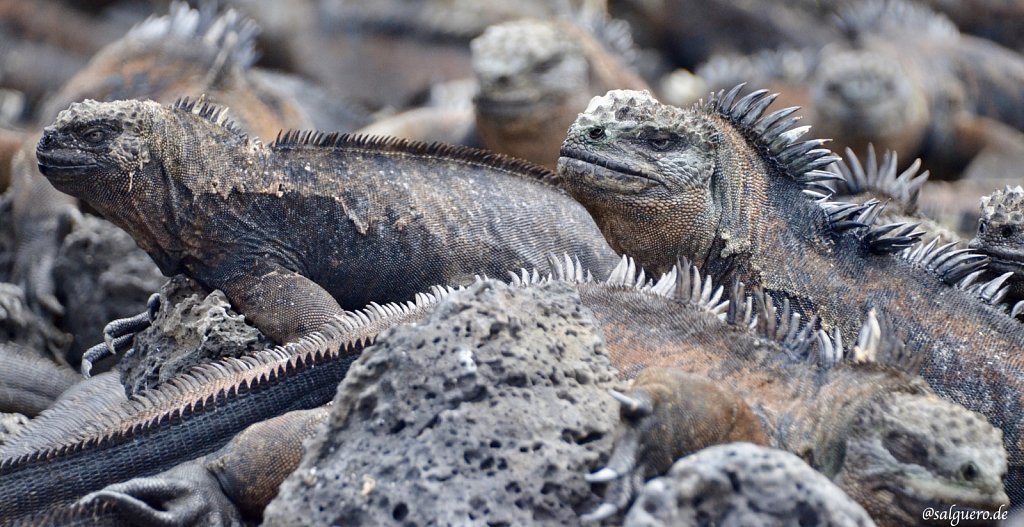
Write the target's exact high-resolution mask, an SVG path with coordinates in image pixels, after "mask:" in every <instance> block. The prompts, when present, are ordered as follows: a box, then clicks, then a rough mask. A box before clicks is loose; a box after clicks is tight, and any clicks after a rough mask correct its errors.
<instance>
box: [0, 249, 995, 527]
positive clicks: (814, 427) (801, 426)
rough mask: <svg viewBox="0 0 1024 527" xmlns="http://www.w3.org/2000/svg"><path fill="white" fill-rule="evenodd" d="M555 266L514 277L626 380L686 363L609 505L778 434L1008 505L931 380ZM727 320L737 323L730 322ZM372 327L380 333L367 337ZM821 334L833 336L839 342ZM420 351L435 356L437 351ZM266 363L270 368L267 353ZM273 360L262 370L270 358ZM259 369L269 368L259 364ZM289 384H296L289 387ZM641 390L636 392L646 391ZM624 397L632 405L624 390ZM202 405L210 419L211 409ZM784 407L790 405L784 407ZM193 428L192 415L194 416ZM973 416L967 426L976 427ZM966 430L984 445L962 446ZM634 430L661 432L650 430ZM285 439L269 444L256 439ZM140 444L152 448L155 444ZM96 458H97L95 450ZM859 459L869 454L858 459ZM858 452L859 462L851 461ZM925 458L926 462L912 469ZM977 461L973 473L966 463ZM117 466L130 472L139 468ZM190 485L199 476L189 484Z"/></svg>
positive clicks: (625, 281) (191, 496)
mask: <svg viewBox="0 0 1024 527" xmlns="http://www.w3.org/2000/svg"><path fill="white" fill-rule="evenodd" d="M551 267H552V269H554V277H553V278H552V277H546V278H541V277H540V276H539V274H538V273H537V272H536V271H534V272H533V274H530V273H527V272H526V271H521V272H520V273H519V274H515V275H513V280H512V283H513V284H514V285H516V286H519V287H530V286H533V285H536V284H539V283H543V282H546V281H548V280H560V281H563V282H565V283H568V284H571V285H573V287H575V289H576V290H577V292H578V294H579V297H580V300H581V301H582V304H583V305H584V306H586V308H588V309H589V310H590V312H592V313H593V315H594V317H595V319H596V321H597V322H598V325H599V326H600V328H601V331H602V333H603V336H604V339H605V343H606V345H607V347H608V352H609V356H610V358H611V359H612V361H613V363H614V364H615V365H616V366H617V367H618V368H619V370H620V374H621V375H622V377H623V378H634V377H637V376H638V373H639V372H640V371H641V370H644V368H646V367H649V366H672V367H675V368H679V369H681V370H683V371H685V372H686V373H685V374H683V373H679V374H675V373H673V374H671V375H672V378H673V379H679V380H683V381H685V383H680V384H678V385H673V386H672V387H673V388H674V389H675V391H676V392H677V393H681V394H684V395H682V401H681V402H679V405H680V406H677V407H674V408H675V409H677V410H679V411H680V412H682V414H681V415H684V416H685V417H684V422H686V423H690V424H691V425H692V426H693V428H675V429H674V430H675V432H674V433H673V432H671V431H670V430H671V426H672V424H671V423H666V422H665V421H657V420H652V419H647V420H646V421H643V422H644V423H649V424H652V425H653V426H655V428H649V427H647V426H643V427H641V430H640V431H641V432H644V431H649V432H651V433H652V434H653V435H655V436H656V437H657V438H660V439H663V440H664V441H665V444H671V445H672V447H673V448H671V449H669V448H661V447H652V448H647V449H643V450H636V449H633V450H630V449H629V448H628V445H627V447H621V446H620V448H619V450H618V451H617V453H616V454H613V456H612V458H611V460H610V461H609V467H613V468H609V469H607V470H604V471H600V472H598V473H597V474H598V476H597V479H603V478H606V477H607V476H608V470H619V472H618V473H617V474H618V476H621V477H616V478H613V479H616V480H618V481H619V482H620V483H621V485H620V483H616V485H620V486H619V488H617V490H615V491H613V492H612V494H611V495H609V499H610V500H617V499H619V498H625V499H628V498H629V494H630V493H631V492H632V491H633V490H635V483H636V482H637V481H642V478H644V477H649V476H651V475H654V474H656V473H659V472H660V471H663V470H665V469H667V468H668V465H670V464H671V463H672V461H674V459H675V457H678V456H680V455H683V454H685V453H688V452H692V451H694V450H697V449H700V448H702V447H703V446H707V445H711V444H716V443H720V442H727V441H734V440H747V441H755V442H759V443H762V444H764V443H766V442H767V441H768V440H769V438H770V440H771V441H772V442H775V443H778V444H780V445H784V448H787V449H790V450H791V451H793V452H796V453H797V454H798V455H801V456H802V457H803V458H804V459H805V460H808V462H810V463H811V464H812V465H814V466H815V467H817V468H818V469H819V470H823V471H824V472H825V473H826V475H828V476H829V477H830V478H833V479H834V480H836V481H837V483H839V484H841V485H843V486H844V489H845V490H846V491H847V492H849V493H850V494H851V496H852V497H854V498H855V499H857V500H858V501H860V502H861V503H862V504H865V506H868V504H870V506H871V507H873V510H875V511H878V513H879V514H891V515H894V516H901V515H904V514H915V513H914V512H913V511H912V510H911V509H912V507H914V506H916V503H911V504H908V503H907V502H906V501H904V500H903V499H901V498H897V497H894V496H892V495H890V494H888V493H887V492H886V491H882V492H876V491H875V490H874V489H875V488H876V486H877V485H879V484H890V483H892V482H894V481H896V482H899V483H898V484H899V485H903V487H902V488H901V491H902V492H903V493H904V494H905V495H910V494H911V493H913V494H914V495H915V496H916V497H917V498H920V499H922V500H925V501H926V502H928V503H931V504H934V505H935V506H936V507H943V506H946V505H948V504H950V503H954V502H956V503H961V504H973V505H976V506H978V507H989V506H990V505H991V506H993V507H998V505H999V504H1000V503H1004V502H1005V501H1006V496H1005V493H1004V492H1003V490H1002V487H1001V477H1002V475H1003V473H1004V472H1005V469H1006V461H1005V453H1004V452H1003V449H1002V443H1001V441H1000V436H999V432H998V431H997V430H995V429H993V428H992V427H991V426H989V425H987V424H985V421H984V418H982V417H980V416H977V415H976V414H974V413H972V412H968V411H966V410H964V409H963V408H961V407H958V406H956V405H953V404H950V403H948V402H945V401H942V400H940V399H938V398H936V397H935V396H934V395H933V394H932V392H931V391H930V389H929V388H928V387H927V386H926V385H925V384H924V383H923V382H922V381H921V380H920V379H918V378H915V377H914V376H912V375H911V374H910V373H909V372H907V371H904V370H900V369H898V368H891V367H886V366H883V365H879V364H874V363H871V364H853V363H842V364H840V365H834V366H831V367H829V366H825V365H819V366H814V365H812V364H806V363H805V361H806V360H808V359H811V360H817V361H822V362H823V363H825V364H826V365H831V364H832V363H833V362H836V361H838V360H839V357H840V354H841V348H836V347H834V346H829V347H821V348H820V350H819V344H818V342H819V341H818V340H815V338H813V337H812V336H811V334H810V333H811V331H810V330H809V329H804V330H801V329H800V327H799V318H800V317H799V316H795V315H792V314H791V313H789V312H788V311H787V310H786V309H783V310H782V311H783V312H784V315H783V316H782V317H781V319H782V321H781V323H776V319H775V316H774V314H773V313H771V312H770V311H769V310H771V309H772V306H771V304H770V303H767V302H762V303H763V304H764V305H759V309H761V310H762V311H763V312H767V313H768V314H767V315H765V316H762V317H761V318H760V322H759V323H758V324H756V325H755V324H753V323H754V315H753V312H752V304H750V303H741V304H738V305H735V306H732V308H729V307H728V306H727V305H726V303H724V302H721V301H720V298H721V295H722V292H721V289H720V288H719V289H717V290H716V289H715V288H714V287H713V285H712V283H711V282H710V281H709V280H707V279H704V278H702V277H701V276H700V274H699V273H697V272H696V269H695V268H692V267H689V266H687V267H685V268H684V269H683V270H682V271H674V272H672V273H670V274H668V275H667V276H664V277H662V278H661V279H660V280H658V281H657V282H656V283H649V282H648V280H647V278H646V276H645V275H644V274H643V272H642V271H638V270H637V268H636V266H635V265H634V264H633V262H632V261H631V260H627V259H625V258H623V259H622V261H621V262H620V264H619V266H617V267H616V268H615V270H613V272H612V273H611V276H610V277H609V279H608V280H607V281H602V282H594V281H592V280H590V279H589V276H590V273H587V272H584V270H583V268H582V266H581V265H580V264H579V262H578V261H573V260H570V259H569V258H568V257H566V259H565V260H564V261H560V260H556V261H554V262H553V263H552V265H551ZM444 294H445V292H444V291H437V290H435V292H434V294H433V295H431V296H430V297H421V298H425V299H424V300H421V301H420V303H419V306H418V307H417V308H415V309H410V310H408V312H407V313H405V314H403V315H401V316H399V317H394V316H390V317H389V316H387V315H384V313H385V312H386V311H389V310H390V311H394V307H391V306H387V307H385V308H384V309H372V310H367V311H365V312H364V313H365V315H369V316H372V317H374V321H375V322H376V323H377V325H376V327H375V329H376V330H377V331H378V333H379V332H380V331H383V330H384V329H385V328H387V327H391V326H393V325H395V324H398V323H402V322H411V321H416V320H419V318H420V317H425V316H426V314H427V310H428V309H430V306H431V302H432V301H433V300H432V299H433V298H435V297H437V296H439V295H444ZM521 316H525V317H528V316H530V314H529V313H523V314H522V315H521ZM723 318H725V319H728V320H729V321H730V322H729V323H725V322H723V320H722V319H723ZM351 320H356V319H355V318H353V319H351ZM751 325H755V326H756V330H755V331H751V330H750V326H751ZM364 335H366V336H369V334H368V333H364ZM821 342H828V343H831V341H829V340H827V339H824V340H822V341H821ZM410 352H412V351H410ZM417 352H422V353H429V350H427V349H423V350H419V351H417ZM865 354H866V352H864V353H862V355H861V358H865V359H867V358H869V357H867V356H866V355H865ZM903 359H904V360H905V361H906V364H912V363H913V357H904V358H903ZM325 360H327V359H325ZM335 360H338V359H335ZM260 362H261V364H262V359H261V361H260ZM223 363H224V361H221V364H223ZM261 364H260V365H257V366H256V367H257V368H260V367H262V366H261ZM320 364H324V363H320ZM200 370H201V371H203V372H205V374H213V375H214V378H216V377H217V375H216V374H214V371H215V369H214V368H207V367H200ZM644 371H645V373H639V379H638V381H637V382H638V383H643V382H644V381H643V379H650V378H651V377H652V375H653V377H655V378H657V379H664V376H659V375H658V374H654V373H652V372H653V369H647V370H644ZM780 372H782V373H781V374H784V375H787V376H790V375H793V376H795V377H796V378H797V379H800V382H798V383H793V384H790V385H787V386H781V385H780V384H781V383H778V382H777V378H778V377H777V376H778V375H780ZM252 375H253V376H255V375H257V372H254V373H253V374H252ZM290 382H291V381H288V380H286V381H285V384H286V385H288V383H290ZM172 384H178V383H172ZM207 384H208V383H203V385H202V386H195V387H193V388H192V389H191V390H189V391H191V392H192V394H191V396H193V397H194V396H195V395H194V394H195V392H197V391H201V392H202V393H206V392H205V391H203V390H206V389H207V388H206V387H205V386H206V385H207ZM257 386H262V384H260V383H258V384H257ZM647 386H648V387H649V386H650V385H649V384H647ZM286 388H287V386H282V387H280V388H274V389H275V390H276V389H286ZM167 390H169V388H163V387H160V388H157V389H156V392H157V393H164V392H165V391H167ZM252 391H253V392H255V393H256V394H257V395H256V396H255V397H252V398H250V399H249V404H253V403H256V404H258V403H259V401H261V400H263V399H265V398H269V400H270V402H273V401H276V400H277V397H276V395H274V394H268V395H260V394H261V393H262V392H263V388H259V389H254V390H252ZM671 391H672V390H670V392H671ZM634 395H635V397H634V398H636V397H640V396H639V395H637V394H634ZM149 397H151V396H144V398H149ZM618 398H619V399H622V400H624V401H627V402H628V400H627V399H625V398H623V397H621V396H619V397H618ZM180 400H181V399H179V401H180ZM657 402H661V401H657ZM748 403H749V404H748ZM242 404H246V403H242ZM268 404H269V403H268ZM275 404H276V403H275ZM238 406H240V405H235V407H238ZM840 406H842V407H844V408H846V411H844V412H841V413H840V414H838V415H837V414H836V412H835V408H836V407H840ZM163 408H164V409H163V410H161V411H167V407H166V406H164V407H163ZM656 408H657V415H658V416H664V415H665V414H664V411H665V407H664V405H660V404H659V405H657V406H656ZM197 411H198V412H200V414H202V411H203V409H200V410H197ZM776 411H777V412H780V413H778V414H776V413H773V412H776ZM936 413H937V414H941V415H942V416H943V423H946V424H947V426H945V427H944V428H942V429H940V430H937V431H935V432H934V433H932V434H930V435H927V436H924V437H921V438H920V439H919V440H920V441H922V442H923V443H922V444H923V445H924V446H925V448H927V449H929V452H931V453H932V455H931V457H930V458H929V459H928V460H923V459H914V460H906V459H901V458H899V457H893V456H899V454H900V451H899V450H898V448H899V443H900V440H898V439H897V440H895V441H894V442H891V443H886V444H880V443H873V442H871V441H864V442H851V443H850V444H849V448H848V450H847V452H848V456H847V457H846V458H843V457H842V456H841V455H838V454H837V450H839V449H838V448H837V446H839V445H843V444H844V443H843V442H842V440H843V438H844V437H846V436H852V437H859V436H858V435H857V434H858V433H862V434H865V435H873V436H874V437H882V436H886V435H894V436H895V435H899V434H903V433H904V432H906V431H907V424H906V422H903V421H901V420H900V417H906V418H907V419H906V420H907V421H910V420H923V419H925V418H926V417H927V416H930V415H934V414H936ZM236 415H237V414H236ZM787 416H788V418H787ZM98 420H100V421H104V420H105V419H98ZM183 423H188V420H185V421H183ZM964 424H966V425H968V427H967V429H966V430H965V429H964V427H963V425H964ZM172 425H173V426H166V427H158V428H157V430H156V431H155V432H153V435H152V436H151V437H152V438H153V439H152V440H151V443H155V444H163V442H164V441H166V440H167V439H165V436H167V435H171V436H172V437H173V436H175V435H178V434H181V433H182V432H180V431H179V429H180V428H183V426H180V425H179V424H178V423H173V422H172ZM662 425H664V426H669V427H670V430H664V429H663V428H658V426H662ZM659 431H661V432H660V435H659ZM972 434H973V435H972ZM961 435H966V436H969V437H971V438H972V440H971V441H970V442H968V443H966V444H958V443H957V440H959V438H960V437H961ZM633 437H634V438H635V439H644V440H647V439H650V437H648V436H645V435H643V434H641V435H640V436H637V435H634V436H633ZM915 438H916V436H915ZM272 439H274V438H264V439H263V440H259V439H257V441H256V444H261V442H262V443H266V442H268V441H270V440H272ZM207 442H208V440H203V441H202V445H204V447H205V445H206V443H207ZM621 444H622V443H621V442H620V445H621ZM279 446H280V445H279ZM49 448H51V449H52V448H54V447H53V446H49ZM126 448H127V447H126ZM136 448H142V449H150V448H152V447H150V446H147V445H146V443H145V442H143V443H141V444H140V445H138V446H137V447H136ZM85 453H86V455H90V456H91V455H93V454H92V453H90V452H89V449H88V448H87V449H85ZM860 454H863V456H861V457H857V458H854V456H855V455H860ZM630 455H633V456H637V459H635V460H634V461H635V463H634V464H633V466H634V467H635V468H636V470H631V469H630V467H625V466H623V465H621V463H623V462H628V461H630V458H629V456H630ZM63 457H64V456H62V455H60V454H56V458H57V460H60V461H61V463H66V461H63V460H62V458H63ZM268 457H269V456H268ZM850 459H857V460H858V462H856V463H852V462H849V460H850ZM912 464H916V465H918V466H917V467H911V466H910V465H912ZM968 465H971V466H972V467H973V468H972V469H966V468H964V467H967V466H968ZM961 469H963V470H968V472H971V474H969V477H967V478H964V477H963V474H962V470H961ZM118 471H119V475H121V476H125V475H126V473H127V472H128V471H126V470H123V469H118ZM908 471H909V474H908ZM136 472H138V470H136ZM150 472H152V471H150ZM249 473H250V474H253V475H252V478H251V480H252V483H253V484H258V485H259V486H260V487H261V488H264V487H267V486H270V485H269V484H268V483H267V480H268V479H271V478H268V477H266V476H262V475H260V474H258V473H255V474H254V473H253V472H251V471H250V472H249ZM3 474H4V472H3V470H2V467H0V484H2V485H0V489H4V488H8V487H11V488H16V489H21V488H23V487H21V486H20V484H19V482H17V481H13V480H5V479H4V475H3ZM189 480H193V481H195V480H198V481H196V482H195V483H189ZM208 480H209V476H208V473H207V472H206V471H194V470H193V469H188V470H184V469H181V470H179V469H175V471H173V473H172V474H164V475H159V476H154V477H152V478H146V479H143V480H138V481H129V482H127V483H124V484H118V485H114V486H112V487H108V488H107V489H105V490H104V491H102V492H100V493H98V494H96V495H97V496H102V498H103V500H104V501H106V502H108V503H111V506H118V507H122V506H124V507H130V508H131V509H132V510H133V511H134V512H133V513H134V514H136V516H135V517H136V518H142V519H143V523H147V520H148V522H153V521H157V520H160V519H161V518H167V517H175V518H186V517H191V516H190V515H191V514H193V512H191V511H199V510H209V509H211V508H213V507H215V503H211V501H215V500H212V499H211V498H212V497H219V494H217V493H209V492H208V491H207V488H208V486H207V483H204V482H208ZM246 486H247V485H246V483H245V482H243V481H238V482H235V483H231V484H230V485H226V487H227V490H228V491H229V492H230V489H238V488H245V487H246ZM78 488H81V487H80V486H79V487H78ZM2 492H3V491H2V490H0V497H2V498H4V499H5V500H7V499H9V496H17V495H18V493H19V492H21V491H20V490H14V491H12V494H10V495H3V494H2ZM85 501H88V500H85ZM199 504H203V505H201V506H200V505H199ZM186 505H188V506H186ZM81 506H84V507H86V512H88V511H90V510H93V509H92V508H91V505H89V504H87V503H82V504H81Z"/></svg>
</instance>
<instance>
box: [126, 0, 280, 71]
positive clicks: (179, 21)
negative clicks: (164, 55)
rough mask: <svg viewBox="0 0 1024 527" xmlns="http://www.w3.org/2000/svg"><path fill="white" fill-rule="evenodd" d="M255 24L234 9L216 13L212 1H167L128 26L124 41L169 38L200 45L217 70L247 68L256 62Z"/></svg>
mask: <svg viewBox="0 0 1024 527" xmlns="http://www.w3.org/2000/svg"><path fill="white" fill-rule="evenodd" d="M259 32H260V28H259V26H258V25H257V24H256V23H255V22H253V21H252V20H249V19H248V18H245V17H243V16H242V15H240V14H239V13H238V12H237V11H235V10H234V9H228V10H227V11H225V12H224V13H223V14H221V15H219V16H218V15H217V12H216V10H215V4H214V3H213V2H205V3H203V4H202V6H201V7H200V8H199V9H192V8H191V7H189V6H188V4H186V3H185V2H177V1H176V2H173V3H171V7H170V11H169V12H168V14H166V15H163V16H152V17H149V18H148V19H146V20H145V21H143V22H142V23H140V24H139V25H137V26H135V27H134V28H132V29H131V30H130V31H129V32H128V34H127V35H125V38H126V40H132V41H136V42H139V41H145V42H155V43H161V42H164V41H166V40H169V39H173V40H179V41H182V42H187V43H190V44H193V45H196V46H203V47H204V48H206V49H208V50H209V51H211V52H212V56H213V58H214V62H215V65H216V66H217V67H218V69H220V70H224V69H228V68H231V67H237V68H240V69H245V68H248V67H249V66H252V65H253V63H255V62H256V59H257V58H258V53H257V51H256V36H257V35H259Z"/></svg>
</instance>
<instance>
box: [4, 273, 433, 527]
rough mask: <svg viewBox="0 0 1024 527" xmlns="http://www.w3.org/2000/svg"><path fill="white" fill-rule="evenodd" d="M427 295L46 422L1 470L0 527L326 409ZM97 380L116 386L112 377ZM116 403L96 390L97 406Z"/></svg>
mask: <svg viewBox="0 0 1024 527" xmlns="http://www.w3.org/2000/svg"><path fill="white" fill-rule="evenodd" d="M434 291H435V294H426V293H419V294H417V295H416V301H415V302H408V303H406V304H385V305H376V304H375V305H372V306H370V307H368V308H367V309H366V310H360V311H356V312H346V313H344V314H343V315H341V316H339V317H337V318H335V319H332V320H331V321H330V322H329V323H328V324H327V326H326V327H324V328H323V330H322V331H318V332H315V333H312V334H310V335H308V336H305V337H302V338H299V339H297V340H295V341H294V342H290V343H288V344H285V345H282V346H276V347H274V348H271V349H268V350H263V351H258V352H255V353H252V354H249V355H246V356H243V357H241V358H224V359H220V360H217V361H214V362H212V363H210V364H205V365H201V366H195V367H193V368H191V369H190V370H189V371H187V372H186V373H184V374H182V375H180V376H179V377H177V378H175V379H173V380H171V381H169V382H166V383H164V384H162V385H160V386H158V387H156V388H153V389H151V390H147V391H144V392H141V393H139V394H136V395H134V396H132V397H131V398H129V399H128V400H127V401H124V402H122V403H120V404H116V405H115V406H114V408H112V409H111V408H110V406H111V404H112V403H116V401H108V400H107V399H104V400H103V401H100V402H99V404H98V405H95V406H85V407H82V406H81V405H79V408H80V412H79V413H77V414H75V415H71V416H67V417H61V416H59V415H57V416H54V417H52V420H51V422H50V424H48V425H47V427H44V428H43V429H41V430H37V431H36V432H38V434H36V435H35V436H34V437H33V438H29V437H22V438H20V440H21V441H27V442H28V443H27V445H30V446H29V447H28V448H29V451H28V452H25V451H24V448H25V447H24V446H19V447H17V448H16V450H15V452H19V451H20V452H21V453H18V454H15V455H13V456H12V457H7V458H4V459H3V460H0V524H2V525H7V524H11V523H17V522H19V521H25V522H29V523H35V522H36V520H33V518H38V517H39V515H41V514H47V513H48V511H51V512H52V511H53V510H54V509H55V508H58V507H61V506H64V505H68V504H70V503H72V502H73V501H75V500H77V499H79V498H81V497H82V496H84V495H85V494H87V493H89V492H93V491H98V490H101V489H103V488H104V487H106V486H108V485H111V484H114V483H119V482H123V481H126V480H129V479H131V478H137V477H145V476H151V475H153V474H156V473H159V472H161V471H165V470H169V469H171V468H172V467H174V466H176V465H179V464H181V463H183V462H185V461H188V460H190V459H193V458H196V457H199V456H202V455H205V454H208V453H210V452H213V451H215V450H217V449H218V448H220V447H221V446H223V445H224V444H225V443H227V442H228V441H229V440H230V439H231V438H232V437H233V436H235V435H236V434H237V433H238V432H240V431H242V430H243V429H245V428H246V427H248V426H250V425H252V424H254V423H257V422H259V421H265V420H267V419H270V418H273V417H275V416H278V415H281V414H284V413H286V412H290V411H292V410H301V409H310V408H315V407H317V406H321V405H323V404H326V403H327V402H329V401H330V400H331V398H333V397H334V393H335V391H336V389H337V385H338V383H339V382H340V381H341V379H342V378H343V377H344V375H345V372H346V371H347V370H348V366H349V365H350V364H351V362H352V361H353V360H354V359H355V358H356V356H358V354H359V352H360V351H361V350H362V349H363V348H364V347H365V346H366V345H368V344H369V343H370V342H372V341H373V339H374V338H376V336H377V335H378V334H380V332H381V331H383V330H384V329H387V328H389V327H392V326H395V325H398V324H402V323H405V322H408V321H412V320H417V319H419V318H420V317H422V316H423V315H424V313H425V312H426V311H427V310H429V309H430V308H431V307H432V305H433V304H434V303H435V302H436V295H443V294H446V293H447V291H446V290H443V289H437V288H435V289H434ZM105 375H106V376H107V379H108V380H112V381H113V382H114V383H115V384H116V382H117V379H116V377H114V376H113V374H111V373H107V374H105ZM100 388H102V387H100ZM117 393H118V392H112V391H111V390H109V389H101V390H100V395H102V396H104V397H106V396H109V395H111V394H117ZM88 401H94V402H95V398H94V397H92V396H87V401H86V402H88ZM69 404H74V403H69ZM90 408H91V409H90ZM65 410H66V409H65ZM83 423H84V425H83ZM69 425H70V426H69ZM53 430H71V431H73V433H70V434H66V433H64V434H54V433H53ZM40 434H41V435H40ZM182 445H188V447H187V448H182ZM281 477H283V476H281ZM196 490H197V491H199V489H198V488H197V489H196ZM242 493H243V494H244V489H243V491H242ZM172 494H173V493H172ZM164 496H170V497H173V496H172V495H171V494H166V495H164ZM179 503H180V504H181V505H187V504H188V503H190V502H188V501H185V502H179ZM90 510H91V511H92V512H95V509H90ZM103 510H107V511H108V512H110V511H109V509H107V508H106V507H103Z"/></svg>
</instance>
